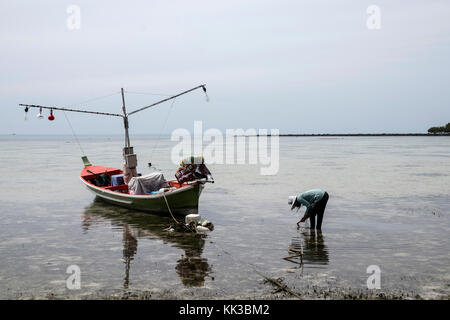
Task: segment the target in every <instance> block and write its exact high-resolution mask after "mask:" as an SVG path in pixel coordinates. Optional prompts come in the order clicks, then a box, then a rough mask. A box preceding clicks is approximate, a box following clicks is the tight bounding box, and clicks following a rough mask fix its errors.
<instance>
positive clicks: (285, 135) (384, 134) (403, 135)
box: [239, 133, 450, 137]
mask: <svg viewBox="0 0 450 320" xmlns="http://www.w3.org/2000/svg"><path fill="white" fill-rule="evenodd" d="M239 136H242V135H239ZM245 136H246V137H251V136H253V135H245ZM255 136H260V135H259V134H256V135H255ZM264 136H266V135H264ZM267 136H271V134H267ZM276 136H279V137H393V136H394V137H440V136H450V133H441V134H430V133H317V134H313V133H311V134H299V133H292V134H289V133H283V134H278V135H276Z"/></svg>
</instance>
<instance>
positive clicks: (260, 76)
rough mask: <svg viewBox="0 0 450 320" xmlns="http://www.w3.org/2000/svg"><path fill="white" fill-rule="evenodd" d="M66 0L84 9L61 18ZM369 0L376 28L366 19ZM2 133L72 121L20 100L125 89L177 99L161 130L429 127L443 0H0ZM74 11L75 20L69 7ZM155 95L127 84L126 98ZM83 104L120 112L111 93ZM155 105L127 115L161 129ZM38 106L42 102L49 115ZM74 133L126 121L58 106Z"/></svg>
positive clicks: (441, 55) (439, 66) (441, 98)
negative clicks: (27, 107)
mask: <svg viewBox="0 0 450 320" xmlns="http://www.w3.org/2000/svg"><path fill="white" fill-rule="evenodd" d="M70 5H76V6H78V7H79V8H80V18H81V19H80V29H73V30H71V29H70V28H68V26H67V20H68V19H70V18H71V17H72V15H71V14H70V13H68V12H67V9H68V7H69V6H70ZM370 5H377V6H378V7H379V8H380V13H381V15H380V26H381V28H380V29H375V30H371V29H369V28H368V27H367V19H368V18H369V17H370V14H368V13H367V12H366V10H367V8H368V7H369V6H370ZM0 15H1V17H0V26H1V30H0V37H1V41H0V54H1V59H0V68H1V72H0V81H1V85H0V102H1V111H2V116H1V120H0V121H1V123H0V124H1V126H0V134H11V133H17V134H52V133H55V134H70V133H71V131H70V127H69V125H68V123H67V121H66V119H65V117H64V115H63V114H62V113H61V112H55V117H56V120H55V121H53V122H50V121H48V120H47V119H46V118H45V119H44V120H38V119H37V118H36V114H37V112H38V110H31V112H30V113H29V120H28V121H26V122H25V121H24V112H23V110H22V109H20V108H19V107H17V105H18V104H19V103H30V104H41V105H55V106H67V105H74V104H77V103H79V102H83V101H85V100H89V99H91V98H96V97H99V96H105V95H109V94H112V93H118V92H119V91H120V88H121V87H124V88H125V90H126V91H129V92H145V93H153V94H172V93H178V92H179V91H182V90H185V89H189V88H191V87H194V86H197V85H199V84H203V83H204V84H206V85H207V88H208V92H209V96H210V98H211V101H210V102H209V103H206V101H205V99H204V96H203V94H202V92H201V91H197V92H193V93H191V94H190V95H188V96H185V97H182V98H180V99H177V101H176V102H175V104H174V106H173V109H172V110H171V113H170V117H169V120H168V122H167V126H166V128H165V133H170V132H171V131H172V130H173V129H175V128H187V129H189V130H192V128H193V121H194V120H203V128H204V129H208V128H219V129H222V130H223V129H225V128H243V129H248V128H256V129H259V128H265V129H279V130H280V132H282V133H297V132H298V133H358V132H426V131H427V129H428V128H429V127H430V126H434V125H443V124H445V123H447V122H450V85H449V84H450V1H448V0H442V1H439V0H423V1H414V0H408V1H396V0H388V1H381V0H374V1H355V0H352V1H338V0H328V1H325V0H322V1H321V0H314V1H279V0H278V1H264V0H258V1H243V0H239V1H237V0H227V1H211V0H209V1H206V0H205V1H196V0H191V1H169V0H164V1H154V0H150V1H91V0H90V1H77V0H73V1H70V2H68V1H59V0H58V1H56V0H55V1H17V0H14V1H5V0H2V1H1V2H0ZM70 21H72V20H70ZM164 97H165V96H162V95H161V96H158V95H143V94H131V93H127V95H126V103H127V105H128V108H129V110H134V109H135V108H136V107H139V106H142V105H147V104H150V103H152V102H155V101H157V100H159V99H161V98H164ZM74 107H83V108H87V109H91V110H99V111H109V112H117V113H120V112H121V98H120V95H118V94H116V95H113V96H109V97H107V98H105V99H100V100H94V101H92V102H89V103H86V104H85V105H78V106H74ZM169 110H170V104H163V105H161V106H159V107H157V108H155V109H154V110H147V111H144V112H142V113H140V114H139V116H136V117H133V118H131V119H130V121H131V126H132V133H159V131H160V130H161V127H162V123H163V122H164V119H165V118H166V116H167V114H168V112H169ZM46 116H47V114H46ZM67 116H68V117H69V119H70V121H71V123H72V125H73V127H74V129H75V131H76V132H77V133H78V134H91V133H99V134H112V133H116V134H122V128H121V122H120V119H115V118H104V117H99V116H90V115H80V114H73V113H71V114H69V113H68V114H67Z"/></svg>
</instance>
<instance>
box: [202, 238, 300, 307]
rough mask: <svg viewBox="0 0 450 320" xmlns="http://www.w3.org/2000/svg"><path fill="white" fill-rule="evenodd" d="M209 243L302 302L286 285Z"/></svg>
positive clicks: (216, 245)
mask: <svg viewBox="0 0 450 320" xmlns="http://www.w3.org/2000/svg"><path fill="white" fill-rule="evenodd" d="M210 243H211V244H212V245H214V246H215V247H216V248H218V249H219V250H221V251H222V252H223V253H225V254H227V255H228V256H230V257H231V258H232V259H233V260H235V261H237V262H238V263H240V264H244V265H247V266H249V267H250V268H251V269H252V270H253V271H254V272H255V273H256V274H258V275H259V276H261V277H263V278H264V279H265V280H266V281H268V282H270V283H272V284H274V285H276V286H277V287H279V288H280V289H281V290H283V291H286V292H287V293H289V294H290V295H292V296H294V297H296V298H298V299H299V300H303V298H302V297H301V296H300V295H299V294H298V293H295V292H294V291H292V290H291V289H290V288H289V287H288V286H287V285H283V284H282V283H280V281H278V280H276V279H273V278H270V277H268V276H266V275H265V274H264V273H262V272H261V271H259V270H258V269H257V268H256V267H255V266H254V265H252V264H251V263H248V262H246V261H243V260H241V259H239V258H236V257H235V256H233V255H232V254H231V253H230V252H228V251H226V250H225V249H223V248H222V247H221V246H219V245H218V244H217V243H215V242H214V241H210Z"/></svg>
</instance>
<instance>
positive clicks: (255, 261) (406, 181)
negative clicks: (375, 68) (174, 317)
mask: <svg viewBox="0 0 450 320" xmlns="http://www.w3.org/2000/svg"><path fill="white" fill-rule="evenodd" d="M80 142H81V145H82V147H83V149H84V151H85V153H86V154H87V155H88V157H89V159H90V160H91V162H92V163H94V164H98V165H106V166H111V167H120V166H121V160H122V159H121V149H122V143H123V139H122V137H120V136H115V137H103V136H97V137H90V138H88V137H80ZM132 142H133V143H132V144H133V145H134V147H135V151H136V152H137V154H138V161H139V164H140V167H139V171H140V172H142V173H147V172H149V170H150V169H148V168H146V167H145V166H144V164H145V163H147V162H148V161H151V162H152V163H153V165H154V166H156V167H157V168H158V169H160V170H162V172H163V173H164V174H165V176H166V178H173V173H174V171H175V169H176V165H175V164H173V163H172V162H171V160H170V152H171V150H172V147H173V146H174V144H175V143H174V142H171V141H170V139H169V138H168V137H164V138H162V139H161V140H160V141H159V142H157V139H156V138H155V137H151V136H149V137H145V136H138V137H135V138H134V139H133V141H132ZM0 145H1V150H2V156H1V159H2V164H3V165H2V167H1V168H0V176H1V177H2V178H3V179H1V181H0V187H1V189H2V193H1V200H2V201H1V202H2V206H1V209H0V215H1V223H0V257H1V259H0V298H2V299H15V298H25V299H26V298H44V299H45V298H49V297H56V298H76V299H78V298H97V297H100V298H105V297H111V296H113V297H121V296H123V294H124V293H130V292H136V293H143V292H145V293H146V295H147V296H146V297H150V298H187V299H196V298H201V299H223V298H271V299H272V298H281V299H285V298H292V297H290V296H289V295H286V294H283V293H273V291H274V289H275V288H274V287H273V286H271V285H270V284H269V283H266V282H265V281H264V277H263V275H264V276H266V277H270V278H274V279H280V281H282V282H283V283H284V284H286V285H288V286H289V287H290V288H291V289H292V290H294V291H295V292H297V293H298V294H300V295H302V296H304V297H305V298H310V299H316V298H319V299H320V298H339V299H340V298H349V297H358V296H360V297H361V296H362V297H364V296H368V295H372V296H373V295H380V294H381V295H385V296H386V297H403V298H415V297H418V296H420V297H421V298H446V299H448V297H449V295H450V255H449V253H448V248H450V241H449V231H450V228H449V227H450V218H449V213H450V212H449V211H450V210H449V209H450V139H449V137H336V138H320V137H281V138H280V166H279V172H278V174H277V175H273V176H263V175H260V171H259V170H260V166H259V165H249V164H244V165H220V164H215V165H210V166H208V167H209V168H210V170H211V172H212V174H213V176H214V178H215V183H214V184H208V185H207V186H206V188H205V190H204V191H203V193H202V195H201V197H200V206H199V213H200V214H201V215H202V217H204V218H207V219H208V220H210V221H212V222H213V223H214V225H215V229H214V231H213V232H211V233H209V234H208V235H207V236H206V237H203V238H199V237H198V236H194V235H191V234H171V233H168V232H165V231H164V230H163V229H164V228H165V227H167V226H168V225H169V224H170V222H171V221H170V218H169V217H164V216H157V215H150V214H146V213H140V212H135V211H131V210H127V209H124V208H118V207H115V206H112V205H109V204H105V203H102V202H101V201H98V200H95V196H94V195H93V194H91V193H90V192H89V191H88V190H87V189H85V187H83V185H82V184H81V182H80V181H79V178H78V177H79V172H80V170H81V168H82V162H81V159H80V150H79V148H78V145H77V144H76V143H75V142H74V140H73V138H72V137H65V136H61V137H50V136H46V137H38V136H36V137H29V136H2V137H0ZM311 188H323V189H325V190H327V191H328V193H329V194H330V199H329V201H328V206H327V209H326V212H325V217H324V222H323V226H322V232H321V233H317V232H312V231H311V230H309V229H307V228H301V229H300V230H297V228H296V222H297V221H298V220H299V218H300V215H301V213H303V210H301V212H298V213H296V212H295V211H294V212H291V211H290V210H289V206H288V204H287V197H288V196H289V195H294V194H296V193H299V192H302V191H305V190H307V189H311ZM300 247H303V249H304V258H303V264H299V263H298V262H299V260H296V259H292V260H291V261H288V260H285V259H283V258H286V257H287V256H289V253H288V251H287V249H288V248H294V249H295V248H297V249H298V248H300ZM69 265H78V266H79V267H80V269H81V289H80V290H69V289H67V288H66V279H67V278H68V277H69V274H67V273H66V270H67V267H68V266H69ZM370 265H377V266H379V268H380V270H381V289H379V290H368V289H367V278H368V277H369V276H370V274H368V273H367V267H368V266H370ZM417 295H418V296H417Z"/></svg>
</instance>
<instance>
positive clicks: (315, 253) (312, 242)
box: [290, 229, 329, 265]
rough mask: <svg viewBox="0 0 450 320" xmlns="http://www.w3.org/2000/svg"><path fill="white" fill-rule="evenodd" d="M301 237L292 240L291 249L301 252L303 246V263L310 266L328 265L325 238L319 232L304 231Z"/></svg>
mask: <svg viewBox="0 0 450 320" xmlns="http://www.w3.org/2000/svg"><path fill="white" fill-rule="evenodd" d="M300 234H301V235H300V236H295V237H293V238H292V242H291V246H290V247H291V248H292V249H295V250H301V247H302V245H303V263H304V264H310V265H327V264H328V262H329V259H328V249H327V246H326V245H325V241H324V237H323V235H322V232H321V231H318V230H313V229H309V230H302V231H300Z"/></svg>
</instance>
